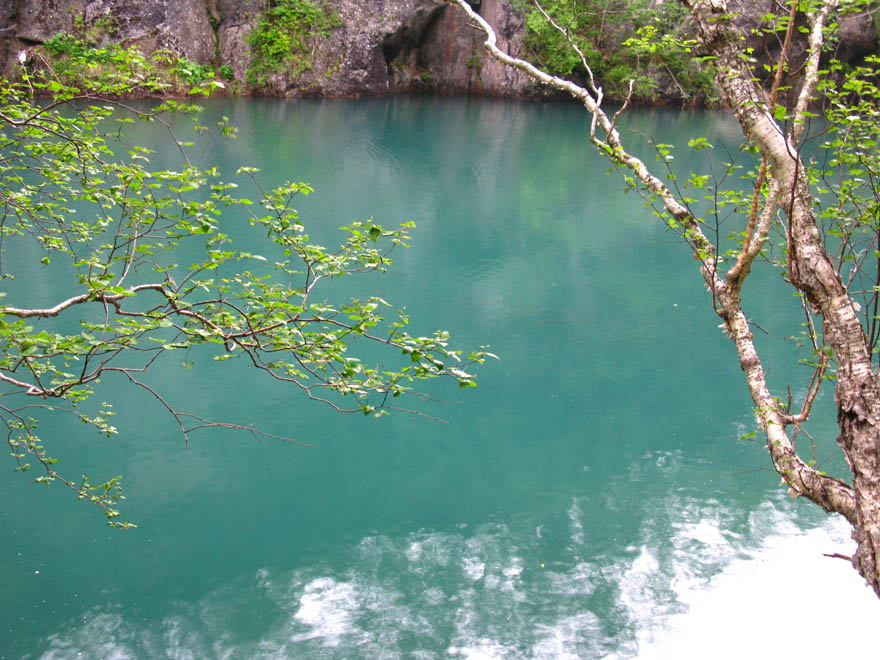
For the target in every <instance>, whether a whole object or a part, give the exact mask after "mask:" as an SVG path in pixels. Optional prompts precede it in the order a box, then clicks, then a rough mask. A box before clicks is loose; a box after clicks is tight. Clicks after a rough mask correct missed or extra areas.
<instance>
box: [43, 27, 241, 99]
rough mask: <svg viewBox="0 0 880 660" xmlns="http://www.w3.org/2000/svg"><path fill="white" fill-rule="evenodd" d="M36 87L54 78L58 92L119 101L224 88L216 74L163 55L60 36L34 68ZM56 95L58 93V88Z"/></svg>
mask: <svg viewBox="0 0 880 660" xmlns="http://www.w3.org/2000/svg"><path fill="white" fill-rule="evenodd" d="M29 66H31V67H32V69H33V70H32V71H31V84H34V82H35V81H39V82H46V81H45V78H47V77H48V78H52V79H53V80H54V84H55V85H57V86H62V85H63V86H69V87H71V88H74V89H75V90H76V91H77V92H79V91H98V92H101V93H104V94H106V93H111V94H114V95H129V94H138V93H140V92H148V93H154V94H170V95H186V94H193V93H199V94H204V95H207V94H210V92H211V91H213V90H214V89H215V88H217V87H222V86H223V84H222V83H219V82H217V81H215V75H214V70H213V69H212V68H211V67H210V66H205V65H201V64H198V63H197V62H193V61H191V60H189V59H187V58H185V57H177V56H175V55H173V54H172V53H171V52H170V51H168V50H165V49H159V50H156V51H154V52H153V53H152V54H151V55H150V56H149V57H146V56H144V55H143V54H142V53H141V52H140V51H138V50H137V49H136V48H123V47H122V46H120V45H119V44H117V43H113V42H110V43H107V44H105V45H100V46H99V45H97V44H94V43H91V42H89V41H88V40H85V39H81V38H79V37H77V36H76V35H73V34H70V33H67V32H61V33H59V34H56V35H55V36H54V37H52V38H51V39H49V40H48V41H47V42H46V43H45V44H43V47H42V49H40V50H38V51H37V52H36V55H35V56H34V57H33V58H32V61H31V62H30V63H29ZM49 91H51V92H55V91H57V90H56V89H55V88H54V87H52V88H50V90H49Z"/></svg>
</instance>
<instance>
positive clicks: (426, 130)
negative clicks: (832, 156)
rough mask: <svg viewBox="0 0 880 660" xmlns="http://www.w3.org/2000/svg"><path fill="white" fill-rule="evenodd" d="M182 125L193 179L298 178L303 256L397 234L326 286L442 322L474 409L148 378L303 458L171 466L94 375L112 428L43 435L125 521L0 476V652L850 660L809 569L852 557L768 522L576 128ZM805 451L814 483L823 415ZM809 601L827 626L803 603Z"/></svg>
mask: <svg viewBox="0 0 880 660" xmlns="http://www.w3.org/2000/svg"><path fill="white" fill-rule="evenodd" d="M207 113H208V116H209V118H210V117H215V116H220V115H224V114H225V115H228V116H230V118H231V119H232V122H233V123H234V124H236V125H237V126H238V127H239V129H240V137H239V139H238V140H237V141H235V142H229V141H225V140H220V139H216V140H215V139H211V138H207V139H205V140H204V141H203V142H202V143H200V146H199V147H198V149H197V150H196V152H195V153H194V157H195V159H196V160H198V161H200V162H203V163H207V162H217V163H219V164H220V165H221V167H222V168H224V170H225V171H226V172H227V173H228V174H229V176H231V175H232V173H233V172H234V170H235V168H236V167H238V166H239V165H241V164H252V165H256V166H259V167H261V168H262V169H263V173H264V174H263V176H264V181H265V182H266V183H268V184H277V183H281V182H283V181H284V180H285V179H294V180H305V181H309V182H311V183H312V184H313V186H314V187H315V189H316V193H315V194H314V195H311V196H309V197H308V198H305V199H302V200H300V202H299V205H298V208H299V210H300V216H301V219H302V220H303V221H304V223H305V224H306V226H307V228H308V231H309V233H310V235H311V236H312V237H313V238H314V239H316V240H317V241H318V242H320V243H322V244H324V245H327V244H330V243H332V241H333V240H334V238H335V237H336V236H337V235H338V234H337V232H336V228H338V227H340V226H342V225H344V224H346V223H348V222H350V221H351V220H356V219H365V218H367V217H374V218H375V219H376V221H377V222H380V223H383V224H387V225H393V224H398V223H400V222H402V221H406V220H413V221H415V223H416V225H417V227H416V229H415V230H414V231H413V234H412V241H411V243H412V247H411V248H410V249H408V250H405V251H402V252H399V253H395V259H394V265H393V267H392V269H391V271H389V273H387V274H384V275H378V274H377V275H370V276H368V278H367V279H366V280H362V281H360V282H354V281H352V286H353V287H354V288H355V289H356V290H357V293H358V294H362V293H363V292H364V291H371V292H373V293H376V294H378V295H382V296H383V297H384V298H385V299H387V300H389V301H390V302H391V303H392V304H393V305H395V306H403V305H406V307H407V310H408V312H409V314H410V316H411V317H412V319H413V324H414V326H415V327H414V331H415V332H414V333H415V334H424V333H427V332H430V331H432V330H434V329H437V328H445V329H448V330H450V331H451V332H452V334H453V341H454V343H455V344H457V345H458V346H461V347H464V348H472V347H476V346H478V345H481V344H490V345H491V350H492V351H493V352H495V353H497V354H498V355H499V356H500V358H501V359H500V360H499V361H497V362H491V363H487V364H486V365H485V366H484V368H482V370H481V372H480V376H479V379H478V380H479V383H480V386H479V388H478V389H477V390H470V391H468V392H466V393H461V392H459V391H445V390H442V389H438V390H436V392H433V393H434V394H436V396H437V398H438V399H443V400H445V401H447V402H448V403H441V402H427V403H425V404H423V405H422V406H421V408H422V409H423V410H424V412H426V413H427V414H429V415H431V416H434V417H439V418H442V420H444V421H443V422H435V421H431V420H429V419H426V418H424V417H417V416H408V415H406V414H402V413H397V414H395V415H393V416H391V417H385V418H383V419H370V418H364V417H363V416H352V417H342V416H339V415H337V414H334V413H333V412H332V411H331V410H329V409H327V408H325V407H321V406H320V405H317V404H310V403H309V402H307V401H304V400H303V398H302V397H301V396H300V393H299V392H298V391H289V390H285V389H284V388H280V387H278V385H277V384H276V383H274V382H268V381H266V380H262V379H261V378H259V377H258V376H257V375H256V374H252V373H249V372H247V371H246V370H243V369H238V368H237V367H235V366H233V367H232V368H231V369H230V371H228V372H227V371H220V370H217V369H215V368H213V367H212V366H211V365H210V362H209V360H208V359H204V360H200V357H199V355H198V354H194V355H192V356H190V357H189V359H191V360H193V361H194V362H195V367H194V368H193V369H191V370H184V369H182V368H181V366H180V365H179V364H178V363H175V362H173V361H170V362H169V363H167V364H163V365H159V368H158V369H157V371H156V372H155V374H154V377H155V379H156V380H155V381H154V382H156V383H157V384H159V385H161V386H162V387H163V388H164V390H165V391H166V392H167V393H168V396H169V397H170V398H172V399H173V400H174V401H177V402H180V403H181V404H186V406H187V407H188V408H190V409H194V408H195V409H198V410H199V411H201V412H202V413H204V414H205V415H207V416H214V417H217V418H223V419H227V420H230V421H236V422H239V423H251V422H260V423H261V424H262V426H263V428H265V430H267V431H269V432H272V433H277V434H280V435H285V436H292V437H294V438H295V439H297V440H302V441H304V442H309V443H313V444H316V445H317V448H316V449H306V448H301V447H296V446H291V445H285V444H279V443H274V442H262V443H261V442H258V441H255V440H253V439H251V438H249V437H244V436H241V435H236V434H234V433H224V432H212V433H204V434H203V435H197V436H194V438H193V440H192V441H191V442H190V444H189V446H188V448H185V447H184V445H183V441H182V439H181V438H180V437H179V435H177V434H176V433H175V428H174V424H173V421H172V420H171V419H169V418H168V417H167V416H165V415H164V414H163V411H162V409H161V408H160V407H159V406H158V405H157V404H156V403H155V402H154V401H153V400H150V399H148V398H147V397H145V396H142V395H141V394H140V393H139V392H133V391H128V390H126V389H124V388H123V387H121V383H120V384H118V385H120V387H118V388H115V389H114V390H113V391H112V396H113V397H114V398H113V402H114V404H115V407H116V410H117V412H118V413H119V414H118V416H117V418H116V424H117V426H118V427H119V428H120V435H119V436H118V437H116V438H113V439H103V438H102V439H96V438H94V437H93V436H91V435H82V436H81V435H78V434H79V433H80V432H81V429H79V428H76V427H74V428H60V427H59V429H58V433H57V436H56V437H55V439H54V443H55V445H54V446H55V455H59V456H60V457H61V458H62V459H63V463H62V466H65V467H66V468H67V470H68V471H69V472H70V473H73V474H77V473H78V471H79V470H81V469H83V470H84V469H86V466H88V469H89V470H90V471H91V472H92V474H94V475H95V476H96V477H97V476H108V475H115V474H123V475H124V477H125V484H126V494H127V497H128V499H127V500H126V502H125V503H124V514H125V516H126V518H127V519H129V520H132V521H134V522H136V523H137V524H138V528H137V529H136V530H132V531H129V532H117V531H112V530H108V529H107V528H105V527H104V526H103V525H102V521H101V516H100V514H99V513H98V512H96V511H93V510H91V508H90V507H88V506H86V505H84V504H81V503H79V502H76V501H75V500H73V498H72V497H70V495H69V494H68V493H67V492H63V491H62V489H61V487H53V488H50V489H48V490H45V489H42V488H37V487H35V486H34V485H32V484H31V483H29V482H28V481H27V480H25V479H23V478H22V477H21V476H20V475H18V474H16V473H13V471H12V467H13V465H12V464H11V463H10V464H9V465H7V466H6V467H7V469H4V470H2V471H0V497H2V500H3V502H4V506H3V508H2V513H0V533H2V538H3V543H2V545H0V571H2V576H3V578H2V581H3V588H2V589H0V613H2V624H0V657H4V658H47V659H48V658H74V657H77V658H158V657H173V658H334V659H336V658H338V659H347V658H420V659H421V658H424V659H427V658H605V659H608V660H613V659H621V660H622V659H624V658H662V659H672V658H675V659H681V658H707V657H712V658H741V657H744V656H746V655H747V654H750V655H751V656H752V657H770V656H772V655H774V654H776V653H781V652H782V649H783V648H784V649H785V651H787V652H788V653H792V652H794V654H795V655H796V656H797V657H799V658H814V657H822V656H824V655H826V654H828V653H837V654H845V653H848V652H849V653H855V652H858V651H864V650H865V649H864V648H863V645H864V644H866V643H867V640H852V639H849V638H848V631H849V630H850V629H857V628H856V626H858V625H859V622H860V621H862V620H864V621H870V620H874V621H876V619H877V616H878V615H880V607H878V603H877V602H876V599H875V598H874V597H873V596H872V595H871V594H870V592H868V590H867V589H866V588H864V587H863V586H862V585H861V583H860V580H859V578H858V577H857V575H856V574H855V573H854V572H853V571H852V570H851V569H850V568H849V567H848V565H847V564H846V563H844V562H842V561H839V560H833V559H827V558H823V557H822V553H826V552H827V553H830V552H849V551H850V541H849V539H848V532H847V529H846V526H845V525H843V524H842V523H841V522H840V521H839V520H836V519H833V518H827V517H825V516H824V515H822V514H821V513H819V512H817V511H815V510H814V509H813V508H812V507H811V506H809V505H808V504H805V503H800V502H793V501H791V500H789V499H788V498H787V496H785V494H784V493H783V492H782V491H781V490H780V489H779V488H778V481H779V480H778V477H776V476H774V474H773V473H772V471H770V470H769V469H768V468H769V462H768V460H767V458H766V457H765V455H764V451H763V449H762V447H761V444H760V441H758V440H741V439H739V438H740V437H741V436H742V435H743V434H745V433H747V432H749V431H751V430H753V427H754V423H753V419H752V416H751V414H750V409H751V407H750V402H749V400H748V398H747V395H746V392H745V387H744V384H743V380H742V375H741V372H740V370H739V368H738V365H737V362H736V360H735V356H734V352H733V348H732V347H731V346H730V345H729V343H728V342H727V340H725V339H724V337H723V336H722V335H721V333H720V331H718V330H717V328H716V326H717V324H718V321H717V319H716V318H715V317H714V315H713V313H712V311H711V305H710V302H709V301H707V299H706V295H705V292H704V289H703V287H702V285H701V282H700V279H699V275H698V273H697V271H696V269H695V265H694V264H695V262H694V261H693V260H692V259H691V258H690V256H689V255H688V254H687V252H686V250H685V248H684V247H683V246H682V245H681V244H679V243H678V242H677V241H676V240H675V237H674V235H672V234H669V233H667V232H665V231H664V230H663V228H662V226H661V225H660V224H659V223H658V222H657V221H656V220H654V219H653V218H652V216H651V215H650V212H648V211H646V210H645V208H644V202H643V200H641V199H640V198H638V197H637V196H636V195H633V194H630V195H623V194H621V192H620V191H621V188H622V186H621V182H620V179H619V178H618V177H617V176H616V175H615V174H607V169H608V166H607V163H606V162H604V161H603V160H601V159H600V158H599V157H598V156H597V155H596V154H595V153H594V150H593V149H592V147H591V146H590V145H589V144H588V142H587V140H586V139H585V129H586V128H587V126H586V120H585V117H584V114H583V112H582V110H581V109H580V108H579V107H578V106H575V105H569V104H558V105H556V104H519V103H513V102H504V101H490V100H467V99H449V100H438V99H392V100H371V101H337V102H326V101H323V102H322V101H298V102H288V103H283V102H275V101H253V100H249V101H230V102H218V103H213V104H209V105H208V109H207ZM625 128H626V132H627V135H629V136H630V138H631V139H634V140H641V137H640V135H642V134H649V135H659V136H661V138H660V139H662V140H663V141H664V142H669V143H674V144H679V145H681V146H682V148H683V146H684V144H686V142H687V140H688V139H689V138H690V137H693V136H695V135H707V136H710V137H713V138H715V139H717V140H718V141H719V144H723V143H724V142H725V141H726V142H727V143H729V144H735V141H736V139H737V135H738V130H737V127H736V126H735V125H733V124H731V123H730V122H729V121H728V120H727V119H725V118H723V117H721V116H718V115H714V114H711V113H702V112H697V113H681V112H668V111H650V112H633V113H632V114H631V115H630V116H629V118H628V123H626V124H625ZM716 151H722V149H720V148H718V149H716ZM645 153H649V152H648V151H645ZM168 157H169V158H172V159H173V154H169V155H168ZM680 158H681V159H682V160H684V161H685V162H684V163H683V165H684V167H686V168H687V167H689V166H691V165H694V166H697V165H696V164H695V163H689V162H687V158H688V157H687V156H686V154H684V153H682V154H681V156H680ZM699 167H705V164H704V163H700V164H699ZM761 278H763V279H761ZM32 282H33V287H32V288H30V289H29V295H31V296H33V299H34V300H39V301H40V302H41V303H42V301H50V300H55V299H56V298H58V297H59V296H60V295H61V294H60V293H59V292H58V291H59V289H57V288H56V287H59V286H61V284H60V283H58V282H55V281H50V280H49V278H47V277H46V276H45V274H41V272H40V271H39V270H37V269H35V270H34V271H33V273H32ZM751 286H754V287H756V288H760V289H761V290H762V291H763V292H764V295H762V296H760V297H759V300H758V302H757V304H756V305H755V306H754V307H752V308H750V309H749V310H748V313H749V314H750V315H751V316H753V318H754V319H755V320H756V321H758V322H759V323H760V324H761V326H762V327H763V328H764V329H766V330H767V332H768V334H767V336H766V337H762V338H761V339H760V341H761V346H760V348H761V349H762V350H764V351H766V355H767V362H766V363H767V368H768V371H769V374H770V379H771V383H772V384H773V385H774V386H775V387H777V388H781V389H780V391H782V392H784V388H785V385H786V384H787V383H791V384H792V389H793V390H794V391H795V392H798V391H802V390H803V388H804V387H805V385H806V382H807V381H808V380H809V373H807V372H802V371H798V370H797V368H796V367H795V368H793V367H792V366H791V363H792V362H791V358H792V356H793V355H794V349H793V347H792V346H791V345H790V344H788V343H787V342H785V341H784V340H783V339H782V337H783V336H784V335H787V334H793V330H792V326H791V323H792V319H797V306H796V302H795V301H794V300H791V303H788V302H786V304H788V305H789V306H788V307H783V309H781V310H779V309H776V308H774V306H773V305H771V299H772V297H773V296H776V295H779V296H782V298H783V299H784V300H785V301H789V300H790V299H791V298H790V296H789V294H788V293H786V292H785V290H784V288H783V287H782V286H781V284H780V282H779V281H778V276H775V275H773V274H770V273H768V274H761V273H758V274H757V275H756V282H754V283H752V284H751ZM10 302H11V303H12V301H10ZM12 304H14V303H12ZM34 304H37V303H34ZM795 322H796V321H795ZM112 386H113V384H112V383H111V384H110V387H112ZM823 396H824V399H823V400H820V401H819V402H818V404H817V406H818V410H817V412H818V413H822V412H823V411H824V412H825V413H827V412H828V410H829V405H828V404H829V400H830V396H831V394H830V392H826V393H825V394H824V395H823ZM823 407H824V408H823ZM831 419H833V417H832V418H831ZM813 430H814V432H815V434H816V435H817V437H819V438H820V451H822V452H824V453H825V455H823V456H821V457H820V458H823V459H825V458H826V456H828V457H829V458H827V467H828V469H829V470H830V471H834V470H840V468H841V465H840V461H839V459H838V458H836V457H835V456H834V452H833V449H831V448H830V447H831V446H832V445H833V443H829V442H828V440H829V439H833V437H834V428H833V425H830V424H829V423H828V422H825V423H820V424H817V425H815V427H814V429H813ZM822 438H825V439H826V440H825V441H821V439H822ZM823 442H824V444H823ZM792 584H794V588H793V587H792ZM817 596H820V597H821V599H828V600H830V599H835V598H840V599H845V600H842V601H840V602H845V603H846V606H845V607H840V608H835V609H834V610H833V611H829V610H828V609H823V611H822V612H821V613H817V612H812V611H810V610H809V609H808V603H809V602H814V600H815V599H816V598H817ZM820 616H821V618H819V617H820ZM774 624H775V625H778V626H780V627H782V628H783V629H786V630H788V631H789V634H788V635H786V637H785V639H784V643H785V646H783V645H782V642H781V641H774V639H773V638H772V637H771V636H770V631H771V625H774ZM792 632H794V634H791V633H792Z"/></svg>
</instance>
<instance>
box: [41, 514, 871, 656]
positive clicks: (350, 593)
mask: <svg viewBox="0 0 880 660" xmlns="http://www.w3.org/2000/svg"><path fill="white" fill-rule="evenodd" d="M673 500H674V498H672V499H671V500H667V501H666V502H664V503H663V504H662V505H661V508H660V509H658V512H657V513H656V515H652V516H648V517H646V519H645V522H644V529H643V531H642V533H641V539H640V541H639V542H638V544H637V545H635V546H633V547H630V548H627V549H626V550H625V551H623V552H622V554H621V555H618V556H616V557H614V558H609V557H597V558H591V557H589V556H586V557H582V556H581V555H582V554H584V550H585V548H586V546H584V545H581V539H582V538H583V536H582V535H584V533H585V531H584V524H583V523H582V515H583V514H581V513H580V512H581V511H583V510H585V507H583V508H582V507H581V506H580V505H579V504H578V502H574V503H572V505H571V506H569V507H567V509H565V510H563V511H560V512H559V513H560V520H561V521H562V523H563V524H562V527H561V529H560V527H559V526H557V527H556V529H557V530H558V531H557V533H558V532H560V531H561V533H562V535H563V538H562V542H563V545H565V544H569V545H567V546H566V547H567V550H565V549H560V552H561V553H562V554H561V555H560V558H557V559H555V560H554V561H553V562H552V563H551V562H547V565H546V567H545V565H544V564H543V563H541V562H543V561H544V559H543V558H542V555H543V553H544V552H545V550H544V548H543V546H542V543H545V542H546V539H547V538H548V536H547V535H545V536H544V540H543V541H542V539H539V538H537V536H536V535H535V534H534V529H535V527H536V524H539V523H541V521H535V520H526V521H523V522H522V524H521V528H519V530H518V531H512V529H511V528H510V527H508V526H506V525H502V524H485V525H482V526H474V527H469V528H467V529H464V528H462V529H459V530H457V531H451V532H424V531H419V532H413V533H411V534H408V535H402V536H401V537H398V538H391V537H388V536H372V537H367V538H364V539H362V540H361V541H360V542H359V543H358V544H357V545H356V546H355V547H353V548H352V549H351V550H350V556H349V557H348V560H347V563H346V565H347V568H345V569H344V570H343V571H342V572H333V571H329V570H323V571H319V570H317V569H316V568H314V567H302V568H298V569H294V570H290V571H283V570H279V569H272V570H270V569H261V570H259V571H257V572H256V574H254V575H252V576H251V577H250V578H248V579H241V580H240V583H237V584H233V583H230V585H229V586H228V587H224V588H221V589H218V590H217V591H216V592H213V593H211V594H209V595H208V596H206V597H205V598H203V599H202V600H200V601H199V602H197V603H176V604H174V603H172V604H170V605H169V611H168V614H167V616H165V617H163V618H162V620H161V621H152V622H143V621H139V620H133V619H130V618H126V617H125V616H124V615H122V614H121V613H120V612H121V610H119V609H118V608H116V609H109V610H107V611H99V610H94V611H91V612H89V613H87V616H85V617H83V618H81V619H79V620H77V621H75V622H72V624H71V625H70V626H69V627H67V628H66V629H64V630H63V631H61V632H59V633H57V634H56V635H53V636H52V637H51V638H50V640H49V644H48V648H47V649H46V651H45V653H44V654H43V656H42V657H43V658H44V660H56V659H61V658H65V659H66V658H76V657H84V658H101V659H102V660H103V659H104V658H112V659H115V660H127V659H129V658H152V657H169V658H176V659H179V660H190V659H193V658H201V657H214V658H230V659H232V658H260V659H265V660H268V659H270V658H271V659H273V660H274V659H282V658H304V659H310V658H326V659H333V660H337V659H338V660H354V659H358V658H363V659H366V658H369V659H370V660H372V659H373V658H401V657H409V658H414V659H415V658H417V659H420V660H427V659H436V660H440V659H442V658H466V659H469V660H481V659H482V660H485V659H489V658H491V659H498V660H560V659H562V660H574V659H575V658H588V659H592V658H596V659H598V658H604V659H605V660H630V659H633V658H638V659H639V660H690V659H694V660H696V659H697V658H699V659H700V660H704V659H705V658H712V659H713V660H725V659H728V658H729V659H731V660H733V659H734V658H736V660H741V659H742V658H744V657H753V658H764V657H775V656H776V655H778V656H780V657H797V658H799V659H802V660H803V659H807V660H809V659H810V658H818V657H823V658H824V657H827V656H828V655H831V654H834V655H838V656H843V655H845V654H847V653H850V654H855V653H861V654H862V655H864V654H865V652H866V649H865V648H864V641H861V640H858V639H850V638H849V636H848V635H847V631H849V630H852V629H855V628H857V627H858V626H862V629H872V626H870V625H869V624H873V623H874V622H875V621H876V620H877V619H878V616H880V602H878V601H877V599H876V598H875V597H874V596H873V594H872V593H871V592H870V591H869V590H868V589H867V588H865V587H864V586H863V585H862V584H861V580H860V579H859V578H858V576H857V575H856V574H855V572H854V571H853V570H852V568H851V567H850V566H849V565H848V564H847V563H846V562H843V561H840V560H839V559H829V558H825V557H823V556H822V553H824V552H828V553H830V552H841V553H845V554H848V553H850V552H851V546H852V542H851V541H849V539H848V527H847V525H846V523H845V522H843V521H840V520H832V519H829V520H828V521H827V522H826V523H825V524H822V525H820V526H818V527H816V526H813V527H810V526H809V525H804V524H803V523H798V522H797V518H796V514H795V513H794V512H795V507H794V506H793V505H791V504H790V503H788V502H783V501H781V500H780V501H768V502H766V503H765V504H763V505H762V506H760V507H759V508H758V509H757V510H756V511H754V512H752V513H751V514H749V515H743V514H737V515H738V516H739V517H738V518H737V519H736V521H734V522H732V515H733V514H731V512H729V511H727V510H726V509H725V507H724V506H723V505H721V504H720V503H718V502H713V501H706V500H696V499H684V498H679V499H678V500H675V501H673ZM583 519H585V518H583ZM550 527H551V526H550V525H547V527H545V529H548V528H550ZM802 527H805V529H802ZM731 530H733V531H731ZM550 533H553V532H548V534H550ZM566 553H567V555H568V558H569V560H568V561H566V560H565V556H566ZM255 588H256V589H257V590H259V591H260V593H261V594H262V595H263V596H264V598H263V600H262V601H261V604H260V608H261V609H260V611H259V615H260V616H259V618H258V619H257V621H258V623H257V627H256V629H252V630H250V631H247V632H244V631H239V630H237V629H236V628H235V626H234V621H235V612H236V611H240V610H242V609H245V608H250V607H252V605H251V602H250V598H251V597H252V594H253V590H254V589H255ZM263 596H261V598H262V597H263ZM779 630H781V631H783V635H782V636H774V635H775V632H776V631H779ZM869 651H870V650H869Z"/></svg>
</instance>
